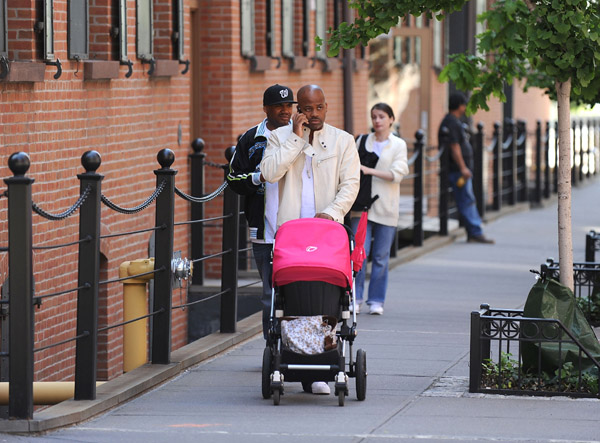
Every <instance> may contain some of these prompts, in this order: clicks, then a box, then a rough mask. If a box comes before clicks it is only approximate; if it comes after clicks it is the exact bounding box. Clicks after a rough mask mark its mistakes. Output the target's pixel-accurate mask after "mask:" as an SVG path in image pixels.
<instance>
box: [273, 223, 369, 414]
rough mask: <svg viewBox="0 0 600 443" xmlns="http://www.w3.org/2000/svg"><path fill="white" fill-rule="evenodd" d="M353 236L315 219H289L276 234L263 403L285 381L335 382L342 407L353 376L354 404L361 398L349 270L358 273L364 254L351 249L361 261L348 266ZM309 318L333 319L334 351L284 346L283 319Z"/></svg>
mask: <svg viewBox="0 0 600 443" xmlns="http://www.w3.org/2000/svg"><path fill="white" fill-rule="evenodd" d="M352 237H353V235H352V232H351V231H350V229H349V228H347V227H346V226H344V225H341V224H339V223H336V222H333V221H329V220H325V219H319V218H305V219H298V220H292V221H289V222H287V223H284V224H283V225H282V226H281V227H280V228H279V230H278V231H277V235H276V237H275V244H274V247H273V291H272V296H271V316H270V322H269V332H268V339H267V346H266V348H265V350H264V353H263V366H262V395H263V398H265V399H268V398H270V397H271V396H273V403H274V404H275V405H278V404H279V402H280V397H281V395H282V394H283V393H284V380H285V382H302V383H303V385H307V384H310V383H312V382H313V381H325V382H329V381H334V382H335V395H337V397H338V402H339V405H340V406H344V400H345V397H346V396H347V395H348V377H355V378H356V397H357V398H358V400H364V399H365V397H366V391H367V360H366V353H365V352H364V351H363V350H362V349H359V350H358V351H357V352H356V359H355V360H354V359H353V354H352V344H353V341H354V339H355V337H356V309H355V308H356V306H355V304H354V303H355V299H354V292H353V286H354V284H353V283H354V282H353V280H354V275H353V268H354V272H357V271H358V270H359V269H360V266H361V265H362V260H363V258H364V257H363V256H364V252H363V253H362V254H361V253H360V251H361V250H362V245H360V246H359V247H358V248H356V251H355V253H354V254H352V255H353V257H358V259H357V261H359V262H360V263H358V264H357V263H354V266H353V262H352V260H351V253H352V249H353V246H354V244H353V243H354V242H353V241H352V240H351V239H352ZM357 237H358V238H360V237H361V235H360V234H359V235H358V236H357ZM362 240H363V241H364V235H363V236H362ZM351 306H352V307H353V308H354V309H352V310H351V309H350V307H351ZM351 314H352V320H351V322H349V320H350V319H351ZM309 316H325V317H327V318H334V319H335V320H334V323H336V322H337V326H335V327H334V331H335V338H336V339H337V344H336V345H333V349H329V350H324V351H323V352H320V353H316V354H312V355H306V354H305V353H298V352H295V351H293V350H291V349H289V348H288V347H286V345H285V343H284V342H283V340H282V320H284V319H289V318H291V317H292V318H298V317H309ZM331 334H333V332H331ZM346 359H348V363H346ZM346 364H347V366H346Z"/></svg>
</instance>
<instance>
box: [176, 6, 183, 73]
mask: <svg viewBox="0 0 600 443" xmlns="http://www.w3.org/2000/svg"><path fill="white" fill-rule="evenodd" d="M176 5H177V34H176V37H177V39H176V41H177V60H179V61H180V62H183V61H184V58H185V41H184V38H183V28H184V26H183V0H177V3H176Z"/></svg>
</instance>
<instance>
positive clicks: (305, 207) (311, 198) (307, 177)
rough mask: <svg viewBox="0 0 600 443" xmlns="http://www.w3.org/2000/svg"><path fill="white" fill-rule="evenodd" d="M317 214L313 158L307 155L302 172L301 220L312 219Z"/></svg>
mask: <svg viewBox="0 0 600 443" xmlns="http://www.w3.org/2000/svg"><path fill="white" fill-rule="evenodd" d="M316 213H317V211H316V209H315V180H314V177H313V173H312V156H310V155H305V157H304V169H303V170H302V205H301V206H300V218H312V217H314V216H315V214H316Z"/></svg>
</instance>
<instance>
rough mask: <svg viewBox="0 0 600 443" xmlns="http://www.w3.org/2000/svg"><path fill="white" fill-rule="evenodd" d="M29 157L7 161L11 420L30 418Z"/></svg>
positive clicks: (17, 155) (20, 155)
mask: <svg viewBox="0 0 600 443" xmlns="http://www.w3.org/2000/svg"><path fill="white" fill-rule="evenodd" d="M29 165H30V162H29V156H28V155H27V154H25V153H24V152H16V153H14V154H12V155H11V156H10V157H9V159H8V167H9V168H10V170H11V171H12V173H13V174H14V177H10V178H7V179H5V180H4V182H5V183H6V185H7V186H8V268H9V271H8V286H9V307H8V309H9V316H10V324H9V331H10V332H9V335H10V337H9V351H8V352H9V388H8V415H9V417H10V418H16V419H31V418H32V417H33V331H34V315H33V290H34V289H33V254H32V246H33V245H32V241H33V240H32V227H31V219H32V214H31V213H32V209H31V208H32V206H31V185H32V184H33V182H34V179H32V178H29V177H26V176H25V173H26V172H27V171H28V170H29Z"/></svg>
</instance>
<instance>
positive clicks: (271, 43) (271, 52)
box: [265, 0, 276, 57]
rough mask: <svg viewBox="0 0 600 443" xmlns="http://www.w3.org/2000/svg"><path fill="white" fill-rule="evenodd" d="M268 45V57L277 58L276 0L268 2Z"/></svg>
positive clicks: (268, 0)
mask: <svg viewBox="0 0 600 443" xmlns="http://www.w3.org/2000/svg"><path fill="white" fill-rule="evenodd" d="M266 14H267V26H266V34H265V36H266V43H267V55H268V56H269V57H275V41H276V39H275V0H267V11H266Z"/></svg>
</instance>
